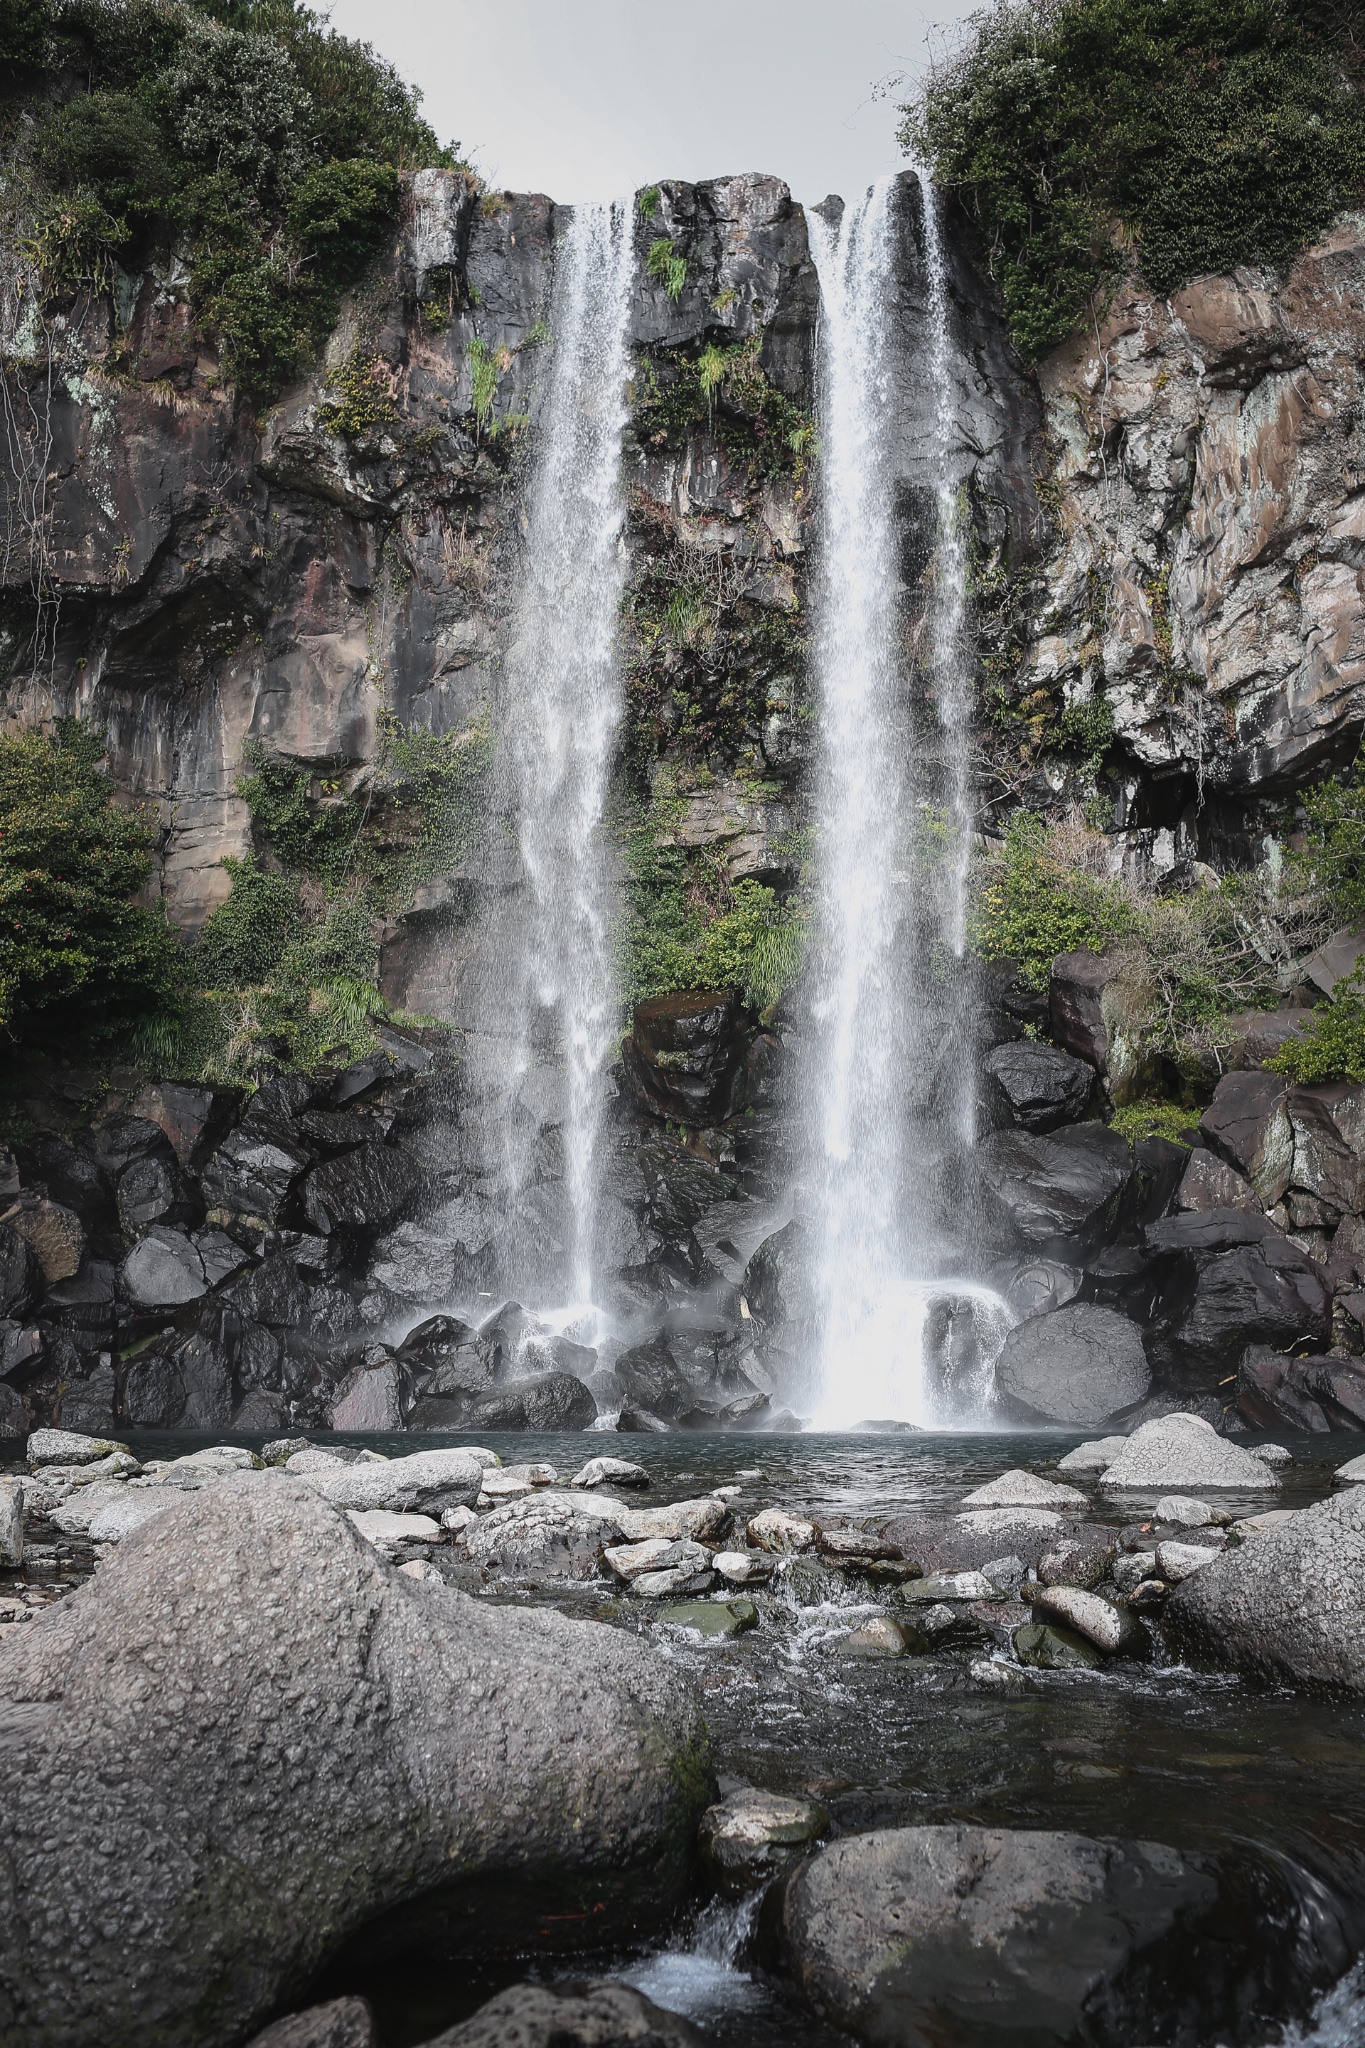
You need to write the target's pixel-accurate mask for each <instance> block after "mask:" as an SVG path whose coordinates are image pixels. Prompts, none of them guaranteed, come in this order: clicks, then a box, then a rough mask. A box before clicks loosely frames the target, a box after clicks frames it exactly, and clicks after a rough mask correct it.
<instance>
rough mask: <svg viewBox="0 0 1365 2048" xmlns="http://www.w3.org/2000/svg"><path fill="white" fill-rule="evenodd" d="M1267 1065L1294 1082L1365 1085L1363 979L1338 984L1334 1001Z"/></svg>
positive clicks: (1311, 1019) (1315, 1015)
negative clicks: (1341, 1082) (1361, 981)
mask: <svg viewBox="0 0 1365 2048" xmlns="http://www.w3.org/2000/svg"><path fill="white" fill-rule="evenodd" d="M1266 1065H1267V1066H1268V1067H1269V1068H1271V1069H1272V1071H1273V1072H1275V1073H1277V1074H1285V1075H1287V1076H1288V1078H1289V1079H1290V1080H1291V1081H1298V1082H1309V1081H1365V996H1363V995H1362V994H1361V988H1360V976H1359V975H1358V974H1355V975H1352V976H1351V977H1350V978H1349V979H1348V980H1346V981H1342V982H1338V984H1337V986H1336V988H1335V989H1334V990H1333V991H1332V1000H1331V1002H1330V1003H1327V1004H1325V1005H1324V1007H1323V1008H1321V1009H1318V1010H1315V1011H1314V1012H1313V1015H1312V1017H1311V1018H1310V1019H1309V1021H1308V1022H1307V1023H1306V1024H1304V1025H1302V1026H1301V1027H1300V1029H1299V1034H1298V1036H1297V1037H1296V1038H1291V1039H1290V1040H1289V1041H1288V1042H1287V1043H1286V1044H1285V1045H1283V1046H1281V1048H1280V1050H1279V1052H1277V1053H1276V1054H1275V1056H1274V1058H1273V1059H1269V1060H1267V1061H1266Z"/></svg>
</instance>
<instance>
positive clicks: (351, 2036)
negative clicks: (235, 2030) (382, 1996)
mask: <svg viewBox="0 0 1365 2048" xmlns="http://www.w3.org/2000/svg"><path fill="white" fill-rule="evenodd" d="M247 2048H378V2036H377V2035H376V2033H375V2030H374V2015H373V2013H372V2012H371V2011H370V2008H369V2006H368V2005H367V2004H366V2002H365V2000H364V1999H363V1998H334V1999H332V2000H331V2002H330V2003H329V2004H327V2005H312V2006H309V2008H308V2010H307V2012H294V2013H290V2015H289V2017H288V2019H284V2020H276V2022H275V2024H274V2026H273V2027H267V2028H266V2030H265V2032H264V2033H263V2034H257V2035H256V2036H255V2037H254V2039H252V2040H251V2041H249V2042H248V2043H247Z"/></svg>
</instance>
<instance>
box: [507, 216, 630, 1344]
mask: <svg viewBox="0 0 1365 2048" xmlns="http://www.w3.org/2000/svg"><path fill="white" fill-rule="evenodd" d="M633 281H634V252H633V237H632V214H631V208H630V206H629V205H628V204H623V203H617V204H615V205H612V206H580V207H577V208H576V209H575V210H574V213H573V217H572V220H571V222H570V224H569V227H568V230H567V232H566V234H565V235H564V237H563V239H562V240H561V242H560V244H559V247H558V249H557V252H556V258H555V280H554V292H553V300H552V305H551V312H550V330H551V336H552V344H551V354H550V368H549V379H548V387H547V389H546V391H545V393H544V402H543V406H542V409H541V415H540V417H541V428H540V434H541V439H540V443H539V448H538V451H537V455H536V459H535V464H534V468H533V472H532V476H531V480H530V485H529V489H528V492H527V498H526V508H525V518H524V522H523V570H522V577H521V585H520V591H519V601H518V606H517V620H516V631H515V637H514V640H513V644H512V647H511V650H510V653H509V656H508V659H507V663H506V668H505V687H504V694H503V703H502V718H501V724H502V731H503V740H502V775H503V799H502V801H503V807H504V811H505V815H506V817H507V820H508V824H509V826H512V825H514V828H515V832H516V836H517V845H518V848H519V853H520V876H519V880H518V884H517V886H515V887H514V888H513V889H512V891H511V893H510V899H509V906H508V908H507V910H506V911H505V912H504V913H503V914H501V915H500V917H499V920H498V924H497V929H496V933H495V937H494V943H495V945H496V947H497V949H498V958H497V960H496V961H495V962H494V964H493V979H494V980H495V982H496V983H497V984H499V994H500V996H501V1001H500V1002H499V1003H498V1004H497V1005H496V1008H497V1011H498V1012H500V1014H501V1019H502V1020H503V1025H504V1033H505V1035H504V1034H503V1033H500V1034H498V1039H497V1040H496V1041H495V1040H493V1039H491V1038H490V1040H488V1041H486V1053H487V1055H488V1060H487V1064H488V1065H489V1068H490V1071H491V1072H492V1074H493V1076H494V1085H493V1087H492V1089H491V1091H490V1093H491V1094H492V1097H493V1103H494V1120H495V1123H496V1125H497V1126H498V1127H499V1128H500V1133H501V1140H502V1153H503V1159H502V1176H503V1181H504V1186H503V1197H504V1200H505V1202H506V1205H507V1211H508V1236H507V1241H506V1253H507V1256H506V1265H507V1269H508V1273H509V1277H512V1278H514V1279H515V1282H516V1284H517V1286H518V1287H519V1288H520V1289H522V1290H524V1291H525V1292H526V1293H527V1294H533V1295H534V1294H538V1295H539V1297H540V1299H541V1301H542V1302H549V1301H558V1302H559V1303H561V1304H563V1303H565V1302H566V1301H567V1302H569V1303H577V1304H580V1305H586V1304H588V1303H590V1302H591V1300H592V1283H593V1270H594V1217H595V1211H596V1201H595V1190H596V1180H597V1151H598V1139H599V1128H600V1122H601V1111H602V1092H603V1080H604V1069H605V1066H606V1062H607V1059H608V1057H609V1055H610V1052H611V1046H612V1035H613V1028H614V1026H615V1022H616V1015H617V1003H616V989H615V975H614V970H613V961H612V957H611V930H610V910H609V902H608V889H607V875H606V860H605V854H604V849H603V847H602V843H601V823H602V813H603V807H604V803H605V800H606V791H607V781H608V775H609V771H610V765H611V754H612V747H613V744H614V741H615V736H616V728H617V724H618V721H619V718H620V714H621V689H620V678H619V674H618V669H617V663H616V653H615V641H616V620H617V611H618V607H619V603H620V597H621V591H622V587H623V581H624V576H625V560H624V554H623V550H622V546H621V528H622V522H623V519H624V512H625V498H624V490H623V486H622V481H621V436H622V433H623V430H624V428H625V424H626V380H627V376H628V374H629V358H628V350H627V339H626V337H627V325H628V318H629V312H630V303H631V292H632V286H633ZM509 1040H510V1043H509ZM547 1130H548V1131H557V1132H558V1140H559V1145H558V1149H559V1153H560V1157H559V1160H558V1161H557V1162H556V1163H557V1164H558V1166H559V1167H560V1168H561V1169H562V1177H560V1176H559V1175H557V1174H554V1173H550V1174H547V1172H546V1144H547V1138H546V1133H547ZM550 1142H551V1144H553V1140H551V1141H550ZM547 1190H548V1193H547Z"/></svg>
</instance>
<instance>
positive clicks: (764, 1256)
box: [743, 1218, 814, 1328]
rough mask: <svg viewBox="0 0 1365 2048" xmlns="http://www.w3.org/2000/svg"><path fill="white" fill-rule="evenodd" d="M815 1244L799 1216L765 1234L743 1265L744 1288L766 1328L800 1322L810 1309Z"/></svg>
mask: <svg viewBox="0 0 1365 2048" xmlns="http://www.w3.org/2000/svg"><path fill="white" fill-rule="evenodd" d="M812 1254H813V1246H812V1243H811V1236H810V1232H809V1230H808V1229H807V1227H806V1225H805V1224H804V1223H802V1222H801V1221H800V1220H799V1218H794V1219H793V1220H792V1222H790V1223H784V1224H783V1226H782V1228H781V1229H780V1230H775V1231H774V1232H773V1234H772V1236H771V1237H765V1238H764V1240H763V1242H762V1244H761V1245H760V1246H759V1247H758V1250H757V1251H756V1252H755V1253H754V1255H753V1257H752V1258H751V1259H750V1261H749V1263H748V1265H747V1266H746V1267H745V1269H744V1283H743V1292H744V1299H745V1300H746V1301H747V1302H748V1304H749V1307H750V1309H751V1310H752V1311H753V1314H754V1315H755V1317H756V1318H757V1319H758V1321H759V1322H760V1323H762V1324H763V1325H764V1326H765V1327H766V1328H779V1327H781V1326H782V1325H783V1324H786V1323H799V1322H802V1321H804V1320H805V1318H806V1317H807V1316H808V1315H809V1314H810V1311H811V1274H812V1271H813V1270H814V1268H813V1263H812Z"/></svg>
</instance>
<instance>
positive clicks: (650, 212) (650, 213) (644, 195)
mask: <svg viewBox="0 0 1365 2048" xmlns="http://www.w3.org/2000/svg"><path fill="white" fill-rule="evenodd" d="M635 204H636V205H637V206H638V207H639V209H640V218H641V220H653V218H654V216H655V214H656V213H657V212H658V211H659V188H658V186H657V185H646V186H644V187H643V189H642V190H641V191H640V192H638V193H637V194H636V197H635Z"/></svg>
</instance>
